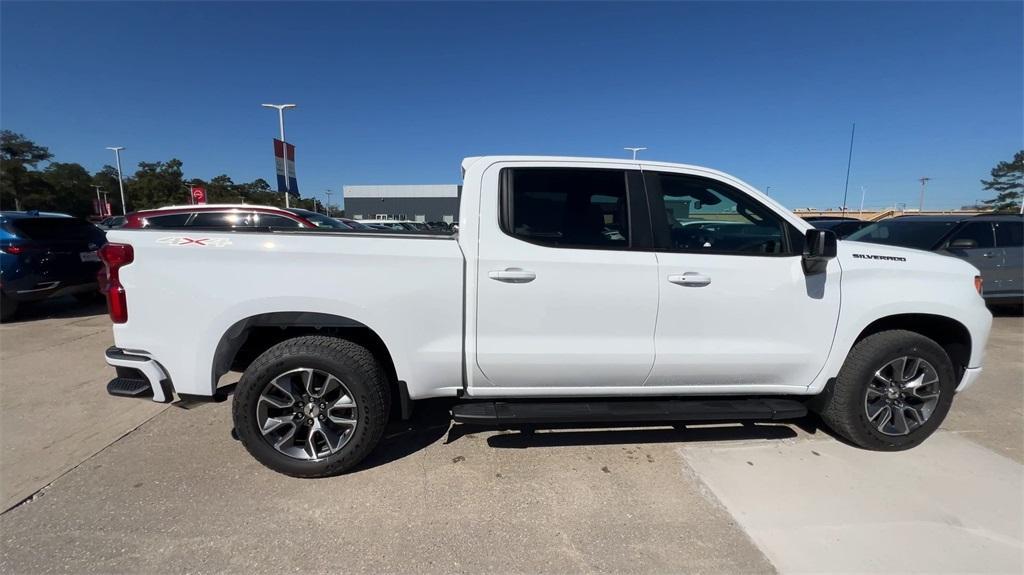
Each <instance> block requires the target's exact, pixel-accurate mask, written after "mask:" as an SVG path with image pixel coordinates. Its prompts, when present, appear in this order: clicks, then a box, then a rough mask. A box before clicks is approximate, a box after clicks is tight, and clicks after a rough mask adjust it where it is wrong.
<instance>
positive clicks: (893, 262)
mask: <svg viewBox="0 0 1024 575" xmlns="http://www.w3.org/2000/svg"><path fill="white" fill-rule="evenodd" d="M837 251H838V258H839V261H840V263H841V264H842V266H843V268H844V269H849V267H851V266H853V267H877V268H883V267H884V268H890V269H893V270H901V269H902V270H908V271H915V272H917V271H924V272H939V273H963V274H965V275H966V274H973V275H981V272H980V271H978V268H976V267H974V266H973V265H971V264H969V263H967V262H965V261H964V260H961V259H959V258H957V257H954V256H948V255H943V254H938V253H935V252H928V251H924V250H917V249H913V248H903V247H897V246H887V245H884V244H872V243H868V242H851V241H848V240H839V246H838V250H837Z"/></svg>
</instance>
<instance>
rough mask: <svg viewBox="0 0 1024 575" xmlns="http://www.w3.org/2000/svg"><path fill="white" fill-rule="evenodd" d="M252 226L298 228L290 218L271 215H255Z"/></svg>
mask: <svg viewBox="0 0 1024 575" xmlns="http://www.w3.org/2000/svg"><path fill="white" fill-rule="evenodd" d="M253 225H256V226H259V227H261V228H297V227H299V222H297V221H295V220H293V219H291V218H286V217H284V216H275V215H272V214H256V223H255V224H253ZM339 227H340V226H339ZM345 227H348V226H345Z"/></svg>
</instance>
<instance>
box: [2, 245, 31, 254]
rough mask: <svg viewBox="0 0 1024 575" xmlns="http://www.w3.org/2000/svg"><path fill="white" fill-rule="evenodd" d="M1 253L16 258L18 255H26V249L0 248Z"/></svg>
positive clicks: (16, 247)
mask: <svg viewBox="0 0 1024 575" xmlns="http://www.w3.org/2000/svg"><path fill="white" fill-rule="evenodd" d="M0 252H4V253H5V254H11V255H12V256H16V255H18V254H23V253H25V247H24V246H3V247H0Z"/></svg>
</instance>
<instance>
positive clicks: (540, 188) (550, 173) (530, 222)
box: [502, 168, 629, 249]
mask: <svg viewBox="0 0 1024 575" xmlns="http://www.w3.org/2000/svg"><path fill="white" fill-rule="evenodd" d="M627 204H628V202H627V196H626V173H625V172H624V171H622V170H595V169H574V168H514V169H506V170H504V171H503V172H502V229H503V230H504V231H505V233H507V234H509V235H511V236H513V237H516V238H519V239H522V240H525V241H528V242H531V243H535V244H540V245H546V246H552V247H582V248H601V249H625V248H628V247H629V211H628V206H627Z"/></svg>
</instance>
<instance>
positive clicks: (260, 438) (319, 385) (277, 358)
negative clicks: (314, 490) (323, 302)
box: [232, 336, 390, 477]
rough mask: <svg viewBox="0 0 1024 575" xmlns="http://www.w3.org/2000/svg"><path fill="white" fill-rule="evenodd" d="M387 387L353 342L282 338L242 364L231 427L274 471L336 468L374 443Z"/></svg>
mask: <svg viewBox="0 0 1024 575" xmlns="http://www.w3.org/2000/svg"><path fill="white" fill-rule="evenodd" d="M389 389H390V388H389V387H388V382H387V376H386V374H385V372H384V370H383V369H382V368H381V366H380V364H379V363H378V362H377V361H376V359H375V358H374V357H373V354H371V353H370V352H369V351H367V349H366V348H364V347H362V346H360V345H358V344H355V343H353V342H351V341H347V340H343V339H338V338H334V337H325V336H307V337H298V338H295V339H290V340H286V341H283V342H281V343H279V344H277V345H275V346H274V347H271V348H270V349H268V350H267V351H265V352H264V353H263V354H262V355H260V356H259V357H258V358H256V360H255V361H254V362H253V363H252V364H251V365H250V366H249V368H248V369H246V370H245V374H244V375H243V376H242V379H241V381H240V382H239V383H238V389H237V392H236V393H235V398H234V404H233V406H232V415H233V419H234V425H235V431H236V433H237V436H238V438H239V439H240V440H241V441H242V444H243V445H244V446H245V448H246V450H248V451H249V453H250V454H251V455H252V456H253V457H255V458H256V460H257V461H259V462H260V463H262V464H263V465H265V466H267V467H269V468H270V469H273V470H274V471H277V472H280V473H284V474H286V475H291V476H293V477H327V476H330V475H337V474H340V473H344V472H345V471H348V470H349V469H351V468H352V467H354V466H355V465H357V464H358V463H359V462H360V461H362V460H363V458H365V457H366V456H367V455H368V454H369V453H370V452H371V451H372V450H373V448H374V447H375V446H376V445H377V442H378V441H379V440H380V438H381V435H382V434H383V433H384V427H385V425H386V424H387V418H388V413H389V404H390V393H389Z"/></svg>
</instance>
